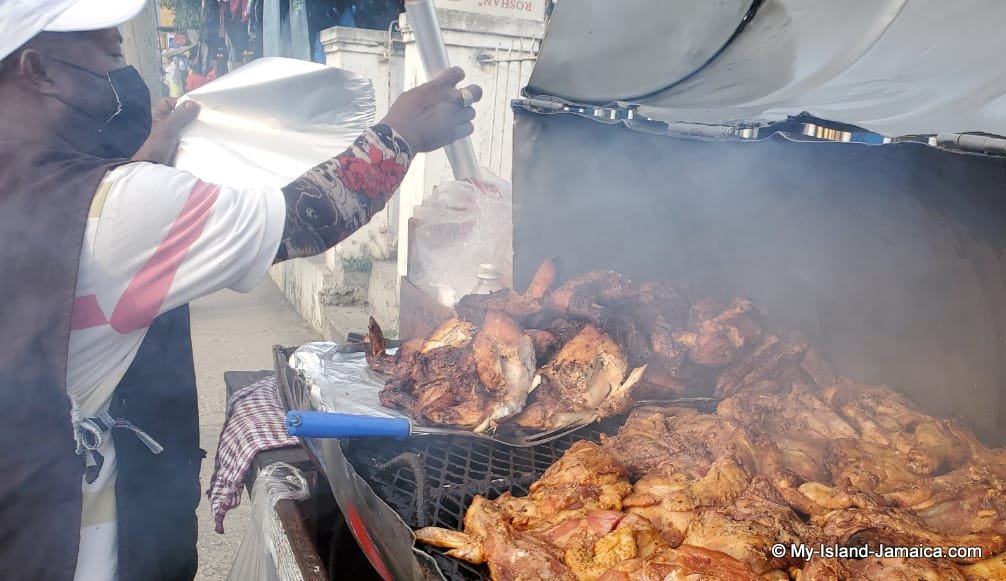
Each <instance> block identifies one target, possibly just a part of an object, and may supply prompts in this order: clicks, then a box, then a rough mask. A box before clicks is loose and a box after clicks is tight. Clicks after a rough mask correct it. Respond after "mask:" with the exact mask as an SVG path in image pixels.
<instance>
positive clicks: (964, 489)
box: [884, 452, 1006, 535]
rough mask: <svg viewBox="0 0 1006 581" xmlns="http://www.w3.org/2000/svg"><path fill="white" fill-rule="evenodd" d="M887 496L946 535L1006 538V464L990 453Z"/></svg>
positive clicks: (982, 454)
mask: <svg viewBox="0 0 1006 581" xmlns="http://www.w3.org/2000/svg"><path fill="white" fill-rule="evenodd" d="M884 497H885V498H886V499H887V500H888V501H889V502H891V503H892V504H894V505H896V506H901V507H905V508H910V509H912V510H913V511H914V512H915V514H917V515H918V516H919V518H921V519H922V521H923V522H925V523H926V525H927V526H929V527H931V528H933V529H934V530H936V531H939V532H941V533H944V534H956V535H962V534H969V533H997V534H1001V535H1006V462H1003V461H1002V460H1001V459H999V458H996V457H995V456H990V454H989V453H981V452H978V453H976V455H975V458H974V459H973V460H971V461H970V462H968V463H967V464H965V465H964V466H962V467H960V468H957V469H955V470H953V471H951V472H948V473H947V474H942V475H940V476H935V477H931V478H926V479H922V480H919V481H917V482H914V483H912V484H911V485H909V486H907V487H906V488H904V489H901V490H896V491H894V492H890V493H888V494H885V495H884Z"/></svg>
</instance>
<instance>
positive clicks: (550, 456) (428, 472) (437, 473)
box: [343, 419, 621, 581]
mask: <svg viewBox="0 0 1006 581" xmlns="http://www.w3.org/2000/svg"><path fill="white" fill-rule="evenodd" d="M620 424H621V420H620V419H616V420H609V421H606V422H604V423H603V424H600V425H597V426H590V427H587V428H584V429H583V430H581V431H580V432H577V433H574V434H570V435H569V436H565V437H563V438H559V439H557V440H553V441H551V442H547V443H545V444H542V445H540V446H535V447H533V448H512V447H509V446H506V445H503V444H496V443H493V442H486V441H483V440H476V439H468V438H452V437H444V438H440V437H437V438H429V437H424V438H417V439H414V440H411V441H407V442H387V441H365V440H359V441H349V442H344V443H343V450H344V451H345V454H346V458H347V460H349V462H350V464H352V465H353V467H354V468H355V469H356V471H357V473H358V474H359V475H360V476H361V477H363V479H364V480H366V481H367V483H368V484H370V486H371V487H372V488H373V489H374V492H375V493H377V495H378V496H379V497H380V498H381V500H383V501H384V502H385V503H387V504H388V506H390V507H391V508H392V509H393V510H394V511H395V512H396V513H398V515H399V516H401V518H402V520H404V521H405V523H406V524H407V525H409V526H410V527H412V528H420V527H425V526H439V527H444V528H449V529H459V530H460V529H461V527H462V521H463V520H464V515H465V510H466V509H467V508H468V504H469V503H470V502H471V500H472V498H473V497H474V496H475V495H477V494H481V495H484V496H488V497H490V498H495V497H497V496H499V495H500V494H503V493H504V492H507V491H509V492H510V493H512V494H514V495H524V494H527V492H528V487H529V486H530V485H531V483H532V482H534V481H535V480H536V479H537V478H538V477H539V476H541V474H542V473H543V472H544V471H545V470H546V469H547V468H548V467H549V466H550V465H551V464H552V463H553V462H555V461H556V460H557V459H558V458H559V457H560V456H562V454H563V452H565V451H566V449H567V448H569V446H570V445H572V444H573V442H575V441H577V440H582V439H588V440H591V441H594V442H598V441H599V440H600V435H601V434H602V433H607V434H613V433H614V432H615V431H617V429H618V426H619V425H620ZM417 548H418V549H420V550H422V551H424V552H426V553H427V554H429V555H430V556H431V557H433V559H434V561H436V563H437V565H438V566H439V568H440V570H441V571H442V572H443V573H444V576H445V577H446V578H448V579H455V580H465V581H468V580H472V581H474V580H481V579H486V580H488V579H489V570H488V569H487V568H486V567H484V566H474V565H471V564H469V563H465V562H463V561H459V560H457V559H452V558H450V557H447V556H445V555H444V551H442V550H440V549H436V548H433V547H426V546H422V545H418V546H417Z"/></svg>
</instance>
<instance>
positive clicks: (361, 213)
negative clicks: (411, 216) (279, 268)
mask: <svg viewBox="0 0 1006 581" xmlns="http://www.w3.org/2000/svg"><path fill="white" fill-rule="evenodd" d="M411 159H412V151H411V150H410V149H409V146H408V144H407V143H405V141H404V140H403V139H402V138H401V137H399V136H398V134H396V133H395V132H394V130H393V129H391V128H390V127H388V126H387V125H375V126H374V127H372V128H370V129H368V130H367V131H365V132H364V133H363V135H361V136H360V137H358V138H357V139H356V141H355V142H353V145H352V146H350V147H349V149H347V150H346V151H344V152H343V153H342V154H340V155H338V156H337V157H334V158H332V159H330V160H328V161H326V162H324V163H321V164H319V165H317V166H315V167H314V168H312V169H311V170H309V171H308V172H307V173H305V174H304V175H302V176H300V177H299V178H297V179H296V180H294V181H293V182H291V183H289V184H288V185H287V186H286V187H284V188H283V195H284V197H285V198H286V209H287V210H286V225H285V226H284V228H283V239H282V241H281V242H280V246H279V250H278V252H277V253H276V262H280V261H283V260H288V259H290V258H298V257H304V256H312V255H315V254H320V253H322V252H324V251H325V250H327V249H329V248H331V247H332V246H335V245H336V244H337V243H338V242H340V241H341V240H343V239H345V238H346V237H347V236H349V235H350V234H352V233H353V232H355V231H356V230H357V229H359V228H360V227H361V226H363V225H364V224H366V223H367V222H368V221H370V219H371V218H372V217H373V216H374V214H376V213H377V212H379V211H381V210H382V209H383V208H384V206H385V204H387V202H388V200H389V199H390V198H391V196H392V195H393V194H394V193H395V190H397V189H398V186H399V185H400V184H401V183H402V179H403V178H404V177H405V172H406V171H407V170H408V168H409V162H410V161H411Z"/></svg>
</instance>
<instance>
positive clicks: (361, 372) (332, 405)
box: [290, 342, 408, 418]
mask: <svg viewBox="0 0 1006 581" xmlns="http://www.w3.org/2000/svg"><path fill="white" fill-rule="evenodd" d="M388 352H389V353H392V354H394V352H395V349H388ZM290 367H292V368H293V369H296V370H297V371H300V372H301V373H302V374H303V375H304V380H305V382H306V383H307V388H308V394H309V396H310V398H311V405H312V406H313V407H314V408H315V409H316V410H318V411H325V412H339V413H346V414H360V415H366V416H377V417H388V418H407V417H408V416H405V415H404V414H401V413H399V412H397V411H395V410H392V409H388V408H386V407H384V406H382V405H381V402H380V400H379V399H378V396H379V394H380V393H381V388H383V387H384V383H385V381H387V378H386V377H384V376H381V375H378V374H376V373H374V372H373V371H371V370H370V368H369V367H367V359H366V356H364V354H363V352H362V351H359V350H358V346H357V345H340V344H338V343H327V342H318V343H305V344H304V345H302V346H301V347H300V348H298V349H297V350H296V351H294V352H293V354H292V355H291V356H290Z"/></svg>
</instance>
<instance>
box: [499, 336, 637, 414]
mask: <svg viewBox="0 0 1006 581" xmlns="http://www.w3.org/2000/svg"><path fill="white" fill-rule="evenodd" d="M628 370H629V365H628V361H627V359H626V357H625V353H624V352H623V351H622V349H621V348H620V347H619V346H618V345H617V344H616V343H615V342H614V341H613V340H612V339H611V337H609V336H608V335H605V334H604V333H602V332H600V331H598V330H597V328H596V327H594V326H593V325H587V326H585V327H584V328H583V330H582V331H580V333H579V334H578V335H577V336H576V337H574V338H573V339H572V340H570V341H569V342H568V343H566V344H565V345H564V346H563V347H562V349H561V350H560V351H559V353H558V354H556V355H555V357H553V358H552V360H551V361H549V362H548V363H547V364H545V366H544V367H543V368H542V369H541V379H542V381H541V386H540V387H538V388H537V389H535V390H534V392H533V393H532V396H531V397H530V398H529V400H530V401H529V404H528V406H527V407H526V408H525V410H524V412H523V413H521V415H520V416H518V417H517V420H516V423H517V425H520V426H523V427H528V428H546V429H547V428H555V427H560V426H563V425H566V424H568V423H569V422H570V421H571V420H572V419H575V418H578V417H583V416H588V417H608V416H612V415H617V414H619V413H622V412H624V411H625V410H626V409H628V407H629V406H630V405H631V403H632V401H631V395H632V389H633V388H634V387H635V385H636V384H637V383H638V382H639V380H640V378H641V377H642V375H643V373H644V372H645V370H646V368H645V367H640V368H636V369H634V370H632V372H631V373H628V376H627V375H626V373H627V372H628Z"/></svg>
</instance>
